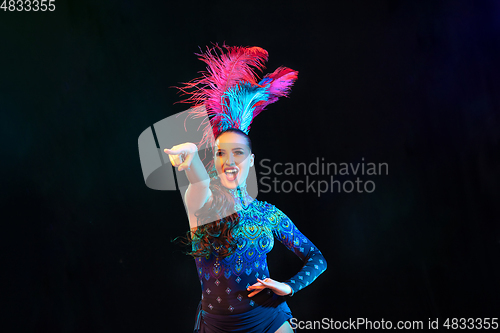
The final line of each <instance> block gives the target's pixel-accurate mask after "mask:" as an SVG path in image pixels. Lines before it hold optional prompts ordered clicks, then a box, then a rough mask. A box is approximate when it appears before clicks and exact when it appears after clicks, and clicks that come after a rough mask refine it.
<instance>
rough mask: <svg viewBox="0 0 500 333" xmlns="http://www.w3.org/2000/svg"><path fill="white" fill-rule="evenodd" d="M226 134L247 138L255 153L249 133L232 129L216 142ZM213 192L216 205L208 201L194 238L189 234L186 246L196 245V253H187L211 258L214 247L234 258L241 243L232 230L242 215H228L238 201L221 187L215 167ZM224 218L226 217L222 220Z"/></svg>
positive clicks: (199, 212) (203, 208)
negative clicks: (234, 236) (235, 251)
mask: <svg viewBox="0 0 500 333" xmlns="http://www.w3.org/2000/svg"><path fill="white" fill-rule="evenodd" d="M224 133H238V134H241V135H243V136H244V137H245V138H246V141H247V145H248V147H249V149H250V153H251V152H252V142H251V141H250V138H249V137H248V135H247V134H245V132H243V131H241V130H240V129H237V128H229V129H227V130H225V131H224V132H222V133H220V134H219V135H218V136H217V137H216V138H215V140H217V138H218V137H220V136H221V135H222V134H224ZM214 148H215V147H214ZM210 190H211V191H212V202H211V203H210V204H208V202H207V203H206V204H205V205H204V206H203V207H201V208H200V209H199V210H198V211H197V212H196V213H195V216H196V217H197V219H198V225H199V226H198V228H197V229H196V232H194V235H193V236H192V232H191V231H188V232H187V235H186V237H185V238H184V239H183V240H184V241H183V243H184V244H186V245H188V246H192V245H193V244H194V245H195V248H196V250H193V251H189V252H187V254H188V255H190V256H193V257H208V256H209V255H210V253H211V252H212V247H213V249H215V250H216V251H217V255H218V256H219V258H221V259H222V258H225V257H227V256H229V255H231V254H232V253H233V252H234V250H235V249H236V245H237V244H236V243H237V242H236V240H235V239H234V238H233V235H232V231H233V229H234V228H235V227H236V226H237V225H238V223H239V215H238V213H237V212H234V213H232V214H228V212H230V211H234V205H235V202H234V198H233V196H232V195H231V194H230V193H229V192H228V191H227V190H226V189H225V188H224V186H223V185H222V184H221V182H220V178H219V177H218V176H217V172H216V171H215V168H213V170H212V171H211V174H210ZM221 216H223V217H222V218H221ZM211 221H215V222H211Z"/></svg>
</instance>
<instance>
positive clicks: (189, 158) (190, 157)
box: [179, 154, 194, 171]
mask: <svg viewBox="0 0 500 333" xmlns="http://www.w3.org/2000/svg"><path fill="white" fill-rule="evenodd" d="M193 157H194V154H188V155H187V156H186V160H185V161H184V162H183V163H182V164H181V165H180V166H179V171H182V170H184V169H189V166H190V165H191V161H192V160H193Z"/></svg>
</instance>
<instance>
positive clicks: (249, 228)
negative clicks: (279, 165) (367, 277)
mask: <svg viewBox="0 0 500 333" xmlns="http://www.w3.org/2000/svg"><path fill="white" fill-rule="evenodd" d="M228 191H229V192H230V193H231V194H233V197H234V198H235V201H236V205H237V207H238V208H240V207H241V210H239V211H238V214H239V216H240V220H239V223H238V225H237V226H236V227H235V229H234V230H233V235H234V236H233V237H235V239H237V249H236V250H235V253H233V254H231V255H230V256H228V257H225V258H223V259H219V258H218V256H217V249H218V246H217V245H216V244H213V246H212V247H213V251H212V253H211V254H210V256H209V257H208V258H206V257H202V258H196V259H195V261H196V267H197V270H198V276H199V279H200V283H201V289H202V299H201V301H200V305H199V307H198V312H197V316H196V324H195V332H217V333H218V332H233V331H236V332H238V331H239V332H256V333H257V332H258V333H262V332H275V331H276V330H277V329H278V328H279V327H280V326H281V325H282V324H283V323H284V322H285V320H288V319H291V318H292V315H291V311H290V309H289V308H288V305H287V304H286V300H285V297H284V296H279V295H276V294H275V293H274V292H273V291H272V290H270V289H264V290H262V291H261V292H259V293H258V294H256V295H254V296H252V297H248V294H249V293H250V291H247V288H248V287H249V286H250V285H253V284H255V283H256V282H257V278H259V279H265V278H267V277H270V276H269V269H268V266H267V260H266V258H267V253H268V252H269V251H271V249H272V248H273V245H274V239H277V240H278V241H280V242H281V243H282V244H283V245H285V246H286V247H287V248H288V249H290V250H291V251H293V252H294V253H295V254H296V255H297V256H298V257H299V258H300V259H301V260H302V261H303V262H304V266H303V268H302V269H301V270H300V271H299V272H298V273H297V274H296V275H295V276H293V277H292V278H290V279H288V280H286V281H283V282H284V283H287V284H288V285H290V287H291V288H292V295H293V294H294V293H296V292H297V291H299V290H301V289H303V288H304V287H306V286H307V285H309V284H310V283H311V282H313V281H314V280H315V279H316V278H317V277H318V276H319V275H320V274H321V273H323V272H324V271H325V270H326V260H325V258H324V257H323V255H322V254H321V252H320V251H319V250H318V249H317V248H316V246H314V244H313V243H312V242H311V241H310V240H309V239H307V237H305V236H304V235H303V234H302V233H301V232H300V231H299V230H298V229H297V227H296V226H295V225H294V224H293V222H292V221H291V220H290V219H289V218H288V217H287V216H286V215H285V214H284V213H283V212H282V211H281V210H279V209H278V208H276V207H275V206H274V205H272V204H269V203H267V202H265V201H259V200H256V199H252V198H251V197H250V196H248V194H247V192H246V186H243V187H242V188H238V189H237V190H236V189H235V190H228ZM252 200H253V201H252ZM196 246H197V243H193V250H194V249H196Z"/></svg>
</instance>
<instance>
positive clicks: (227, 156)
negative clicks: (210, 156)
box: [214, 132, 255, 189]
mask: <svg viewBox="0 0 500 333" xmlns="http://www.w3.org/2000/svg"><path fill="white" fill-rule="evenodd" d="M254 157H255V156H254V154H252V153H251V152H250V147H248V145H247V140H246V138H245V137H244V136H243V135H241V134H240V133H234V132H226V133H224V134H222V135H221V136H219V137H218V138H217V140H216V141H215V156H214V164H215V169H216V170H217V174H218V175H219V178H220V181H221V183H222V185H223V186H224V187H227V188H230V189H234V188H236V187H237V186H238V185H243V184H245V183H246V180H247V176H248V171H249V170H250V167H252V166H253V163H254Z"/></svg>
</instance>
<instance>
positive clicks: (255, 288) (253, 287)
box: [247, 282, 266, 297]
mask: <svg viewBox="0 0 500 333" xmlns="http://www.w3.org/2000/svg"><path fill="white" fill-rule="evenodd" d="M265 288H266V286H263V285H261V284H260V283H259V282H257V283H255V284H253V285H251V286H250V287H248V288H247V290H253V291H252V292H251V293H250V294H248V297H252V296H253V295H256V294H258V293H260V292H261V291H262V290H264V289H265Z"/></svg>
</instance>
